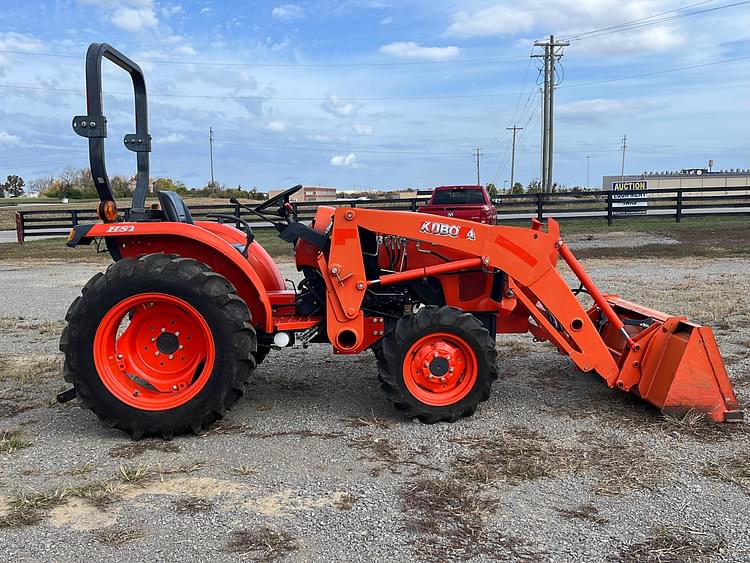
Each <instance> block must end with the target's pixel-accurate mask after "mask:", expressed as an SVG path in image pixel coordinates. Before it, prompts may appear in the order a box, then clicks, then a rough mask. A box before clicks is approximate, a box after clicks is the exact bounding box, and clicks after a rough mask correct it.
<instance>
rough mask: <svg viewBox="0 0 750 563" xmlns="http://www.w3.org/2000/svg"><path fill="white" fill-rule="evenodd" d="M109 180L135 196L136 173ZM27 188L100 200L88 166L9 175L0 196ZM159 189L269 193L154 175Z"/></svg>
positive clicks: (194, 193)
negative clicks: (37, 175) (26, 177)
mask: <svg viewBox="0 0 750 563" xmlns="http://www.w3.org/2000/svg"><path fill="white" fill-rule="evenodd" d="M109 183H110V185H111V186H112V192H113V193H114V195H115V197H116V198H118V199H127V198H130V197H132V196H133V190H134V189H135V183H136V177H135V176H130V177H128V176H119V175H118V176H111V177H110V179H109ZM25 188H28V191H30V192H31V193H33V194H39V196H40V197H46V198H52V199H61V200H62V199H98V198H99V195H98V194H97V192H96V186H95V185H94V179H93V177H92V176H91V171H90V170H89V169H88V168H66V169H65V170H63V172H62V173H61V174H60V175H58V176H45V177H42V178H35V179H34V180H31V181H30V182H29V183H28V184H26V183H25V182H24V180H23V178H21V177H20V176H8V179H7V181H6V182H5V183H0V197H4V196H5V195H6V194H7V195H9V196H10V197H19V196H22V195H23V194H24V191H25ZM160 191H173V192H177V193H178V194H180V195H181V196H183V197H216V198H230V197H236V198H238V199H240V198H241V199H249V200H262V199H266V198H267V197H268V196H267V194H265V193H263V192H259V191H258V189H257V188H255V187H253V188H252V189H250V190H247V189H244V188H243V187H242V186H237V187H236V188H228V187H226V186H224V185H219V184H218V183H217V182H213V183H212V182H208V184H206V185H205V186H204V187H202V188H188V187H187V186H186V185H185V184H184V183H183V182H181V181H179V180H174V179H172V178H168V177H161V178H155V179H153V180H151V182H150V188H149V192H150V193H156V192H160Z"/></svg>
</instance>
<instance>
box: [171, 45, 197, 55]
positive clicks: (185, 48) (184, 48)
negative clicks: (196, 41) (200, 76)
mask: <svg viewBox="0 0 750 563" xmlns="http://www.w3.org/2000/svg"><path fill="white" fill-rule="evenodd" d="M173 53H174V54H175V55H187V56H190V57H192V56H193V55H195V54H196V51H195V49H193V48H192V47H191V46H190V45H181V46H180V47H177V48H176V49H175V50H174V51H173Z"/></svg>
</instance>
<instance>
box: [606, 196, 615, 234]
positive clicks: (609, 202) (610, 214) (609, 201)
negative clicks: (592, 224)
mask: <svg viewBox="0 0 750 563" xmlns="http://www.w3.org/2000/svg"><path fill="white" fill-rule="evenodd" d="M612 223H614V213H613V212H612V192H611V191H608V192H607V225H609V226H610V227H611V226H612Z"/></svg>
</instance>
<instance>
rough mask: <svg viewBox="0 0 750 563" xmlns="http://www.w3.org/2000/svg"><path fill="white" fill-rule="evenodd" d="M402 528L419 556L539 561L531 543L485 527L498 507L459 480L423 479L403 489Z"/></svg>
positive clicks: (450, 558) (493, 501)
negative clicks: (485, 557)
mask: <svg viewBox="0 0 750 563" xmlns="http://www.w3.org/2000/svg"><path fill="white" fill-rule="evenodd" d="M401 502H402V504H403V506H404V509H405V511H404V522H403V529H404V531H405V532H407V533H409V534H414V535H415V538H414V540H413V541H412V544H413V546H414V550H415V552H416V554H417V557H418V559H420V560H428V561H465V560H467V559H471V558H473V557H477V556H483V555H484V556H488V557H491V558H492V559H493V560H513V561H518V560H527V559H531V560H533V559H536V558H537V557H538V554H536V553H533V552H531V551H530V550H529V549H528V547H527V542H526V541H524V540H521V539H519V538H516V537H513V536H510V535H504V534H501V533H499V532H497V531H490V530H487V529H486V528H485V520H486V518H487V517H488V516H489V515H491V514H492V513H493V512H494V511H495V510H496V509H497V507H498V504H499V503H498V501H497V500H495V499H488V498H484V497H482V496H481V495H479V494H478V493H477V492H476V491H475V490H474V489H472V488H471V487H469V486H468V485H467V484H466V483H463V482H461V481H458V480H456V479H439V480H428V479H420V480H418V481H416V482H415V483H413V484H411V485H408V486H406V487H405V488H404V489H402V491H401Z"/></svg>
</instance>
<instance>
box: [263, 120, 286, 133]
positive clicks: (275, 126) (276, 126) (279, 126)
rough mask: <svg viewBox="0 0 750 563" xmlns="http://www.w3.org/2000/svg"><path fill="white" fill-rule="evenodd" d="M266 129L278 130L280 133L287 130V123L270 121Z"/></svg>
mask: <svg viewBox="0 0 750 563" xmlns="http://www.w3.org/2000/svg"><path fill="white" fill-rule="evenodd" d="M266 129H268V130H269V131H277V132H279V133H280V132H282V131H286V123H284V122H283V121H269V122H268V125H266Z"/></svg>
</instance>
